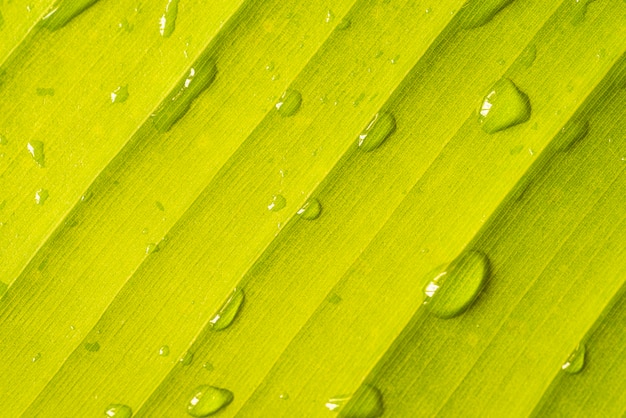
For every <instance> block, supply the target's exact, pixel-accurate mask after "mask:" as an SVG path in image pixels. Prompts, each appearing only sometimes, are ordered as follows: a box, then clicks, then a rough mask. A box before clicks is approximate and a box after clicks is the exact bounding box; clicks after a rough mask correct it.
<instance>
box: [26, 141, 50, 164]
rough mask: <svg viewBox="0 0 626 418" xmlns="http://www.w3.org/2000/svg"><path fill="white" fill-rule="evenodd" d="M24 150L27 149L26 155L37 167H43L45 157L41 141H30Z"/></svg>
mask: <svg viewBox="0 0 626 418" xmlns="http://www.w3.org/2000/svg"><path fill="white" fill-rule="evenodd" d="M26 149H28V153H29V154H30V156H31V157H33V160H35V162H36V163H37V165H39V167H45V158H46V157H45V155H44V152H43V142H41V141H30V142H29V143H28V145H26Z"/></svg>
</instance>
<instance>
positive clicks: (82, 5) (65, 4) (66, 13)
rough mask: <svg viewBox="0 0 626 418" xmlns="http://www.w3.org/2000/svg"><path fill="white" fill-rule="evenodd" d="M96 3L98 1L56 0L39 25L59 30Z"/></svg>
mask: <svg viewBox="0 0 626 418" xmlns="http://www.w3.org/2000/svg"><path fill="white" fill-rule="evenodd" d="M97 2H98V0H57V2H56V3H54V6H52V9H51V10H50V12H49V13H48V14H46V15H45V16H44V17H43V18H42V19H41V24H42V26H43V27H45V28H48V29H49V30H57V29H60V28H62V27H63V26H65V25H67V24H68V23H69V21H70V20H72V19H74V18H75V17H76V16H78V15H79V14H81V13H82V12H83V11H84V10H85V9H87V8H89V7H91V6H92V5H93V4H95V3H97Z"/></svg>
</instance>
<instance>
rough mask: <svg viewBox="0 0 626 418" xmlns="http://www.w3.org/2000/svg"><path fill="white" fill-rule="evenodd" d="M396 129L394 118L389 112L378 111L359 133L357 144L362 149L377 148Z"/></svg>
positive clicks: (370, 149)
mask: <svg viewBox="0 0 626 418" xmlns="http://www.w3.org/2000/svg"><path fill="white" fill-rule="evenodd" d="M395 130H396V119H395V118H394V117H393V115H392V114H391V113H387V112H379V113H377V114H376V115H375V116H374V118H373V119H372V120H371V121H370V123H369V124H368V125H367V127H366V128H365V129H364V130H363V131H362V132H361V134H360V135H359V141H358V145H359V148H360V149H362V150H363V151H372V150H375V149H376V148H378V147H379V146H380V145H381V144H382V143H383V142H385V140H386V139H387V138H388V137H389V136H390V135H391V134H392V133H394V132H395Z"/></svg>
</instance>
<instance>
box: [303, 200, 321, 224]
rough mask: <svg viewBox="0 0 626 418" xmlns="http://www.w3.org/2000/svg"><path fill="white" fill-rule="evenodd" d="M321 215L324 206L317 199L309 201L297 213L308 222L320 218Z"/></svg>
mask: <svg viewBox="0 0 626 418" xmlns="http://www.w3.org/2000/svg"><path fill="white" fill-rule="evenodd" d="M321 213H322V204H321V203H320V201H319V200H317V199H315V198H312V199H309V200H307V202H306V203H305V204H304V205H303V206H302V207H301V208H300V210H298V212H297V214H298V215H300V217H301V218H302V219H306V220H307V221H312V220H314V219H317V218H319V216H320V214H321Z"/></svg>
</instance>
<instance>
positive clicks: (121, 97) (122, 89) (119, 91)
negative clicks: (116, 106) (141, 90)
mask: <svg viewBox="0 0 626 418" xmlns="http://www.w3.org/2000/svg"><path fill="white" fill-rule="evenodd" d="M126 99H128V84H126V85H124V86H119V87H118V88H116V89H115V90H113V91H112V92H111V103H124V102H125V101H126Z"/></svg>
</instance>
